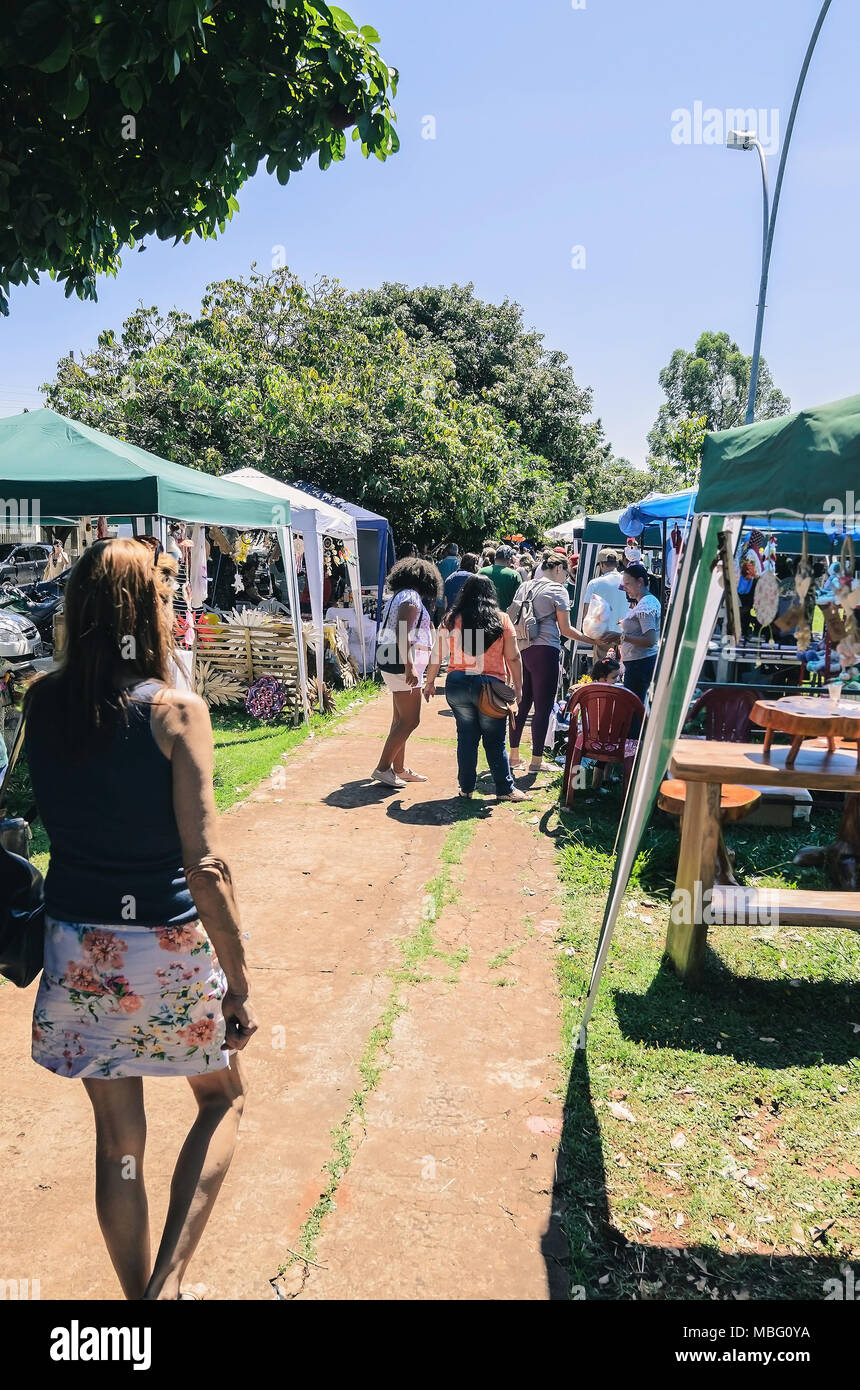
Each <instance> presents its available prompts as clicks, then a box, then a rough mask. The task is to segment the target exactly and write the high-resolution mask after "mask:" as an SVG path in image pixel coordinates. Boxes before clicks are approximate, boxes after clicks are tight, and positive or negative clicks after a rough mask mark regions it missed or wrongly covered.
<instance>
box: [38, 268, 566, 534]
mask: <svg viewBox="0 0 860 1390" xmlns="http://www.w3.org/2000/svg"><path fill="white" fill-rule="evenodd" d="M45 389H46V391H47V393H48V404H49V405H50V406H52V408H54V409H56V410H59V411H60V412H61V413H63V414H67V415H70V416H72V417H73V418H75V419H79V420H83V421H84V422H85V423H87V424H91V425H93V426H95V427H96V428H99V429H105V430H107V431H109V432H110V433H113V434H116V435H119V436H120V437H122V438H125V439H128V440H130V441H131V442H133V443H135V444H139V445H140V446H141V447H143V448H145V449H150V450H152V451H153V452H155V453H157V454H161V455H163V456H166V457H168V458H171V459H175V460H176V461H177V462H179V463H184V464H188V465H190V466H191V467H198V468H202V469H205V470H206V471H209V472H212V473H222V472H226V471H229V470H230V469H232V468H235V467H238V466H239V465H240V464H251V465H253V466H255V467H257V468H260V469H261V470H262V471H264V472H266V473H269V474H271V475H272V476H273V477H277V478H281V479H283V480H285V481H291V480H294V479H296V478H298V477H302V478H306V479H307V480H309V481H312V482H314V483H318V484H320V485H321V486H323V487H325V488H327V489H329V490H331V491H332V492H334V493H338V494H340V495H342V496H346V497H349V498H351V499H353V500H355V501H357V502H361V503H363V504H365V505H367V506H369V507H371V508H373V509H374V510H376V511H379V512H381V513H382V514H383V515H385V516H387V517H389V518H390V520H391V521H392V524H393V526H394V528H395V531H396V533H397V535H398V536H399V537H400V538H402V539H404V540H409V539H412V540H416V541H420V542H423V543H432V544H435V543H436V542H438V541H441V540H444V539H446V538H453V539H456V540H459V541H460V542H462V543H463V544H467V545H473V544H476V543H478V542H479V541H480V540H481V539H482V538H483V537H484V536H485V535H487V534H493V533H501V532H503V531H510V530H513V529H517V530H522V531H523V532H528V533H529V534H532V535H534V536H535V537H537V536H539V535H540V534H541V533H542V532H543V530H544V529H545V528H546V527H547V526H548V525H551V524H552V522H553V521H555V520H557V519H558V518H559V516H560V515H562V514H563V506H564V490H563V489H562V488H561V487H560V485H559V484H558V483H557V482H556V481H555V480H554V478H553V477H552V476H551V474H550V472H549V470H548V469H547V467H546V463H545V460H543V459H542V458H541V457H540V456H538V455H536V454H534V453H533V452H532V451H531V450H530V449H528V448H527V447H526V446H525V445H524V444H523V442H522V439H521V435H520V429H519V426H518V425H517V424H516V423H515V422H513V421H508V420H505V419H504V418H503V417H502V415H501V413H500V411H499V410H498V409H497V408H496V407H495V406H494V405H491V404H489V403H487V402H484V401H480V400H475V399H473V398H470V397H466V396H464V395H463V394H462V393H461V392H460V390H459V388H458V385H457V381H456V373H455V364H454V362H453V360H452V358H451V357H450V355H449V354H448V353H447V352H446V351H445V349H444V347H443V346H441V345H440V344H438V343H437V342H436V341H434V340H428V341H425V342H423V343H420V344H419V343H417V342H415V341H412V340H410V338H409V337H407V335H406V334H405V333H404V332H403V331H402V330H401V329H399V328H397V327H396V326H395V325H393V324H392V323H391V322H389V321H387V320H385V319H382V318H375V317H372V316H370V315H368V313H367V311H366V305H365V303H364V301H363V298H362V296H360V295H354V294H349V293H347V292H346V291H345V290H344V289H343V288H342V287H341V286H340V285H338V284H337V283H336V282H332V281H327V280H322V281H320V282H318V283H317V284H315V285H313V286H310V287H306V286H304V285H302V284H301V283H300V282H299V281H298V280H297V279H296V278H295V277H294V276H292V275H291V274H290V273H289V272H288V271H286V270H284V271H278V272H276V273H274V274H272V275H269V276H260V275H257V274H252V275H251V276H250V277H249V279H247V280H228V281H225V282H223V283H220V284H215V285H212V286H210V287H209V289H208V290H207V292H206V295H205V297H204V299H203V303H202V306H201V311H200V313H199V315H197V316H196V317H192V316H191V315H189V314H184V313H179V312H177V311H175V310H174V311H171V312H170V313H168V314H166V315H161V314H159V312H158V310H157V309H154V308H141V309H139V310H137V311H136V313H134V314H132V315H131V317H130V318H129V319H127V320H126V322H125V324H124V325H123V328H122V332H121V333H120V334H119V335H118V336H117V335H116V334H114V333H113V332H110V331H109V332H105V333H102V334H101V335H100V337H99V340H98V346H97V348H96V349H95V351H93V352H91V353H88V354H86V355H85V356H84V357H83V358H81V359H80V360H76V359H75V356H74V354H72V353H70V354H69V355H68V356H67V357H65V358H63V359H62V360H61V361H60V363H59V365H58V370H57V376H56V380H55V381H54V382H53V383H51V384H50V385H48V386H47V387H46V388H45Z"/></svg>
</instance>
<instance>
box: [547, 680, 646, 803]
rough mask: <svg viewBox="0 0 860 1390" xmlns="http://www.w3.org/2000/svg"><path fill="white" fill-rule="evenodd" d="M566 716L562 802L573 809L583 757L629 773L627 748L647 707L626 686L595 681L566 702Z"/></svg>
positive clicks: (575, 692)
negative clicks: (634, 725)
mask: <svg viewBox="0 0 860 1390" xmlns="http://www.w3.org/2000/svg"><path fill="white" fill-rule="evenodd" d="M567 714H568V716H569V718H570V728H569V730H568V734H567V757H566V758H565V761H564V777H563V778H562V800H563V802H564V805H565V806H570V805H572V803H573V792H574V786H575V782H576V778H575V776H574V771H575V769H576V768H578V767H579V766H580V764H581V762H582V760H583V758H592V759H593V760H594V762H597V763H626V766H625V775H626V774H627V772H628V771H629V766H630V760H629V759H626V753H625V749H626V744H627V740H628V738H629V736H630V725H631V724H632V723H633V720H634V719H635V718H636V716H637V715H638V716H639V718H640V719H642V718H643V716H644V714H645V706H644V705H643V703H642V701H641V700H640V699H639V696H638V695H634V694H633V692H632V691H631V690H625V689H624V686H623V685H607V684H606V683H605V682H603V681H593V682H592V683H591V684H590V685H581V686H580V687H579V689H578V690H574V692H573V694H572V695H571V697H570V699H569V700H568V702H567ZM577 714H578V715H579V721H578V723H577V718H576V716H577Z"/></svg>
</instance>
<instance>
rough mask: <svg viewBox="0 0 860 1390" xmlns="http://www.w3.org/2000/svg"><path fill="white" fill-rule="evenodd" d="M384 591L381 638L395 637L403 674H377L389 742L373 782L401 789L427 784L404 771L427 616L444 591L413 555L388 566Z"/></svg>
mask: <svg viewBox="0 0 860 1390" xmlns="http://www.w3.org/2000/svg"><path fill="white" fill-rule="evenodd" d="M386 588H387V589H389V590H390V594H391V596H390V598H389V599H387V601H386V603H385V605H384V607H383V614H382V624H381V627H380V632H382V631H385V632H390V633H395V634H396V637H397V642H396V647H397V653H398V661H397V664H398V665H401V666H403V668H404V669H403V672H402V673H400V672H396V673H395V672H391V671H382V672H381V675H382V679H383V681H384V682H385V684H386V685H387V686H388V689H389V690H390V691H391V699H392V703H393V706H394V708H393V713H392V717H391V728H390V729H389V731H388V737H387V738H386V740H385V743H384V744H383V745H382V752H381V753H380V755H379V762H378V763H377V765H376V767H375V768H374V769H373V772H372V773H371V776H372V778H373V781H374V782H380V783H381V784H382V785H383V786H384V787H395V788H400V787H405V786H406V783H407V782H426V781H427V778H426V777H424V776H423V774H422V773H420V772H413V771H412V769H411V768H410V767H407V766H406V761H405V759H406V744H407V742H408V740H409V736H410V734H413V733H414V732H415V730H416V729H417V728H418V725H419V722H420V720H421V687H422V685H423V684H424V673H425V671H426V670H427V667H428V665H429V663H430V653H431V651H432V650H433V637H434V631H433V624H432V620H431V614H432V613H433V612H435V609H436V606H437V604H438V603H439V602H440V600H441V598H442V595H443V593H444V588H443V584H442V576H441V574H440V573H439V571H438V569H437V568H436V566H435V565H434V564H433V563H432V561H430V560H422V559H420V558H419V557H418V556H411V555H410V556H407V557H406V558H405V559H403V560H398V561H397V564H396V565H393V566H392V568H391V572H390V574H389V576H388V579H387V581H386ZM392 664H394V663H392Z"/></svg>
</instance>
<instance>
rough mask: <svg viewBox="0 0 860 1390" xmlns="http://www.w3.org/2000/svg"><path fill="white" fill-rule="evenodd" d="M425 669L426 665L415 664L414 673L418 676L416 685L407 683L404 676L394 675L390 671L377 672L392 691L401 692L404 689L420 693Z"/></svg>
mask: <svg viewBox="0 0 860 1390" xmlns="http://www.w3.org/2000/svg"><path fill="white" fill-rule="evenodd" d="M426 670H427V666H426V665H424V666H419V665H417V664H416V666H415V674H416V676H417V677H418V684H417V685H408V684H407V681H406V677H405V676H395V675H393V674H392V673H391V672H390V671H380V673H379V674H380V675H381V676H382V679H383V680H384V681H385V684H386V685H387V686H388V689H389V690H391V691H393V692H399V693H401V694H402V693H403V692H404V691H406V690H410V691H417V692H418V693H419V694H420V693H421V688H422V686H423V685H424V672H425V671H426Z"/></svg>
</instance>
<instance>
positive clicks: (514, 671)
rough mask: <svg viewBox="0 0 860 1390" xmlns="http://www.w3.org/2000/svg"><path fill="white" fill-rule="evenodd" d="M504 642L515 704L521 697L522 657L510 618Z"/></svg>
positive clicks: (506, 625)
mask: <svg viewBox="0 0 860 1390" xmlns="http://www.w3.org/2000/svg"><path fill="white" fill-rule="evenodd" d="M504 643H505V646H504V653H505V665H506V666H507V668H508V670H509V671H510V673H511V684H512V686H513V687H514V690H515V691H516V694H517V704H519V702H520V700H521V699H522V698H523V659H522V657H521V655H520V644H519V642H518V641H517V634H516V633H515V632H514V625H513V623H512V622H511V621H510V619H508V621H507V623H506V624H505V635H504Z"/></svg>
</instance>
